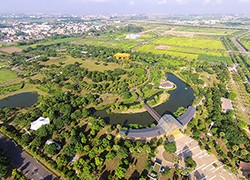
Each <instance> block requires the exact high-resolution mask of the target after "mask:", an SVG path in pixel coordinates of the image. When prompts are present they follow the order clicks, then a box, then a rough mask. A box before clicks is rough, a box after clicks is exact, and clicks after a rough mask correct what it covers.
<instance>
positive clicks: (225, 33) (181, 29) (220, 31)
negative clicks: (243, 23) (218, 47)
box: [176, 26, 236, 35]
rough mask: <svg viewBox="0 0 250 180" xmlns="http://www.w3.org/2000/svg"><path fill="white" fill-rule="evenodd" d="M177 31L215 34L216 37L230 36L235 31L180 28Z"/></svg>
mask: <svg viewBox="0 0 250 180" xmlns="http://www.w3.org/2000/svg"><path fill="white" fill-rule="evenodd" d="M176 31H186V32H197V33H213V34H216V35H230V34H232V33H234V32H236V31H235V30H230V29H214V28H205V27H204V28H203V27H184V26H182V27H179V28H177V29H176Z"/></svg>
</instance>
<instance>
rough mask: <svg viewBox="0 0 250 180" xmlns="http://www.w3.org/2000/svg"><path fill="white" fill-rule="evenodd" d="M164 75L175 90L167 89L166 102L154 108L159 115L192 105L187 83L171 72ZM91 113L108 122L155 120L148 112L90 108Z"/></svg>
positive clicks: (142, 123)
mask: <svg viewBox="0 0 250 180" xmlns="http://www.w3.org/2000/svg"><path fill="white" fill-rule="evenodd" d="M166 75H167V77H168V80H170V81H172V82H173V83H175V84H176V86H177V88H176V89H175V90H172V91H169V94H170V98H169V100H168V101H167V102H165V103H163V104H161V105H159V106H157V107H155V108H154V109H155V110H156V111H157V112H158V113H159V114H160V115H164V114H166V113H173V112H175V111H176V110H177V109H178V108H179V107H181V106H183V107H188V106H190V105H192V103H193V100H194V91H193V90H192V89H191V88H190V87H189V86H188V85H187V84H185V83H184V82H182V81H181V80H180V79H179V78H177V77H176V76H174V75H173V74H168V73H167V74H166ZM92 113H93V115H94V116H96V117H101V118H103V119H104V120H105V121H106V122H108V123H110V124H119V123H120V124H122V125H127V124H141V125H150V124H152V123H153V122H154V121H155V120H154V119H153V118H152V117H151V116H150V115H149V113H148V112H143V113H135V114H107V113H106V110H101V111H95V110H92Z"/></svg>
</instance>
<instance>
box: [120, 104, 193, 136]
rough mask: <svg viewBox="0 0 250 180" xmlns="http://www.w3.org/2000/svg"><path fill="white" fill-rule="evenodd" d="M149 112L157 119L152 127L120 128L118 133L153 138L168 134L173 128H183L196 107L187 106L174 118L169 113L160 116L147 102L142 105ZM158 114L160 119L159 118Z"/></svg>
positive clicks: (190, 118)
mask: <svg viewBox="0 0 250 180" xmlns="http://www.w3.org/2000/svg"><path fill="white" fill-rule="evenodd" d="M144 107H145V108H146V109H147V111H148V112H149V114H150V115H151V116H152V117H153V118H154V119H155V120H156V121H158V124H157V126H155V127H152V128H144V129H131V130H121V131H120V132H119V134H120V135H121V136H125V137H126V138H153V137H157V136H160V135H162V134H164V133H166V134H167V135H170V134H171V133H172V132H173V131H174V130H176V129H179V128H183V127H184V126H185V125H186V124H188V123H189V121H191V120H192V118H193V117H194V114H195V110H196V108H195V107H193V106H189V107H188V109H187V111H186V112H185V113H184V114H182V115H181V116H180V117H178V118H174V117H173V116H172V115H170V114H165V115H164V116H162V117H161V116H160V115H159V114H158V113H157V112H156V111H155V110H154V109H153V108H152V107H150V106H149V105H148V104H145V106H144ZM159 116H160V119H159Z"/></svg>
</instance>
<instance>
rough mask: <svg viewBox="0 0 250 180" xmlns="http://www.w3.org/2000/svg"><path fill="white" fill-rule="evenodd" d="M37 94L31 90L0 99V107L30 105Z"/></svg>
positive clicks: (36, 98)
mask: <svg viewBox="0 0 250 180" xmlns="http://www.w3.org/2000/svg"><path fill="white" fill-rule="evenodd" d="M38 96H39V95H38V94H34V93H32V92H25V93H20V94H17V95H14V96H10V97H7V98H5V99H3V100H0V108H4V107H9V108H13V107H30V106H32V105H33V104H35V103H36V102H37V100H38Z"/></svg>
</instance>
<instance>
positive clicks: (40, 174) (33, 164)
mask: <svg viewBox="0 0 250 180" xmlns="http://www.w3.org/2000/svg"><path fill="white" fill-rule="evenodd" d="M0 148H2V149H3V150H4V153H5V154H6V155H7V157H8V158H9V160H10V162H11V164H12V165H13V166H14V167H16V168H18V169H19V170H21V171H22V172H23V174H25V176H26V177H28V178H29V179H31V180H40V179H43V180H52V179H53V180H55V179H58V178H57V177H56V176H54V175H53V174H52V173H50V172H49V171H48V170H47V169H45V168H44V167H43V166H42V165H41V164H39V163H38V162H37V161H36V160H35V159H34V158H32V157H31V156H30V155H29V154H27V153H26V152H25V151H23V150H22V149H20V148H19V147H18V146H17V145H16V144H15V142H13V141H11V140H9V139H7V137H5V136H3V135H2V134H0Z"/></svg>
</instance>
